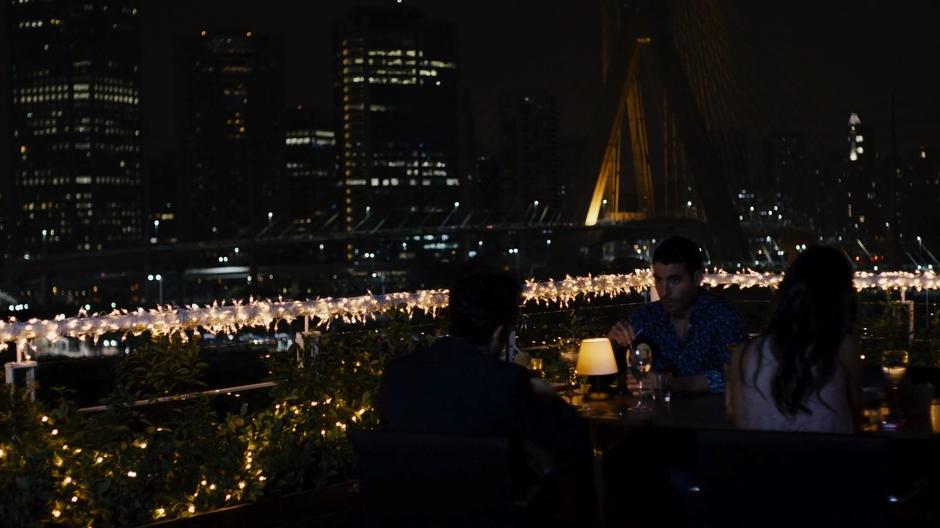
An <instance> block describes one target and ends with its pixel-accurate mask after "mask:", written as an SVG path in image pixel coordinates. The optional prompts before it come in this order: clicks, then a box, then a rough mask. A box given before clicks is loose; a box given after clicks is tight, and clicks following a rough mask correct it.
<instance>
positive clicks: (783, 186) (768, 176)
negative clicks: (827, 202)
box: [761, 132, 818, 229]
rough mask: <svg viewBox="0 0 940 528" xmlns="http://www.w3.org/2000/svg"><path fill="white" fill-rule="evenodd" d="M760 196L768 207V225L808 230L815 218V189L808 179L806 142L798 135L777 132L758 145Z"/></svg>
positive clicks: (816, 190)
mask: <svg viewBox="0 0 940 528" xmlns="http://www.w3.org/2000/svg"><path fill="white" fill-rule="evenodd" d="M762 147H763V148H762V150H763V165H764V166H763V169H764V170H763V177H764V181H765V187H764V190H763V191H764V192H762V193H761V194H762V195H763V198H764V201H765V203H766V204H767V205H768V206H770V207H771V209H770V211H772V213H770V214H769V215H768V218H769V220H771V221H770V222H769V223H771V224H773V223H776V224H778V225H785V224H795V225H799V226H804V227H805V228H807V229H809V228H811V227H812V222H813V221H814V218H815V216H816V212H817V211H816V206H817V202H816V198H817V196H818V188H817V186H816V185H815V181H814V180H812V179H811V178H810V167H809V161H808V159H807V158H808V153H807V151H806V142H805V140H804V139H803V136H802V134H799V133H793V132H788V133H777V134H772V135H770V136H768V137H766V138H764V141H763V143H762Z"/></svg>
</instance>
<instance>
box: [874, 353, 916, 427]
mask: <svg viewBox="0 0 940 528" xmlns="http://www.w3.org/2000/svg"><path fill="white" fill-rule="evenodd" d="M909 361H910V360H909V356H908V354H907V351H905V350H885V351H884V352H883V353H882V354H881V371H882V372H883V373H884V375H885V379H887V380H888V386H887V387H885V403H886V404H887V407H888V412H887V414H886V415H885V416H884V417H883V418H882V420H881V426H882V428H884V429H887V430H894V429H897V428H898V427H899V426H900V425H901V424H902V423H903V421H904V420H903V418H902V417H901V412H900V407H901V402H900V389H899V387H898V385H900V383H901V381H902V380H903V379H904V375H905V374H907V366H908V364H909Z"/></svg>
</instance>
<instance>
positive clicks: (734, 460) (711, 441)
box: [689, 431, 889, 527]
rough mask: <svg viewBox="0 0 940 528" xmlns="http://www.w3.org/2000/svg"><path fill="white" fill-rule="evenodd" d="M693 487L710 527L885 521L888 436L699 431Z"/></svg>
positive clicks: (701, 515)
mask: <svg viewBox="0 0 940 528" xmlns="http://www.w3.org/2000/svg"><path fill="white" fill-rule="evenodd" d="M698 451H699V452H698V456H699V471H700V473H699V479H700V480H699V482H700V484H699V485H698V486H693V487H691V488H690V490H689V491H690V492H691V493H692V495H693V496H694V498H695V501H694V502H696V503H698V505H699V508H696V509H697V510H698V511H697V512H696V514H695V515H694V516H696V517H698V518H699V520H700V521H701V523H697V524H703V525H705V526H721V527H729V526H800V527H807V526H827V527H829V526H852V527H857V526H884V525H885V523H886V517H887V516H886V514H887V510H888V506H889V505H888V500H889V496H888V493H887V480H888V465H887V460H888V441H887V440H886V439H884V438H874V437H865V436H850V435H827V434H813V433H782V432H759V431H700V432H699V433H698Z"/></svg>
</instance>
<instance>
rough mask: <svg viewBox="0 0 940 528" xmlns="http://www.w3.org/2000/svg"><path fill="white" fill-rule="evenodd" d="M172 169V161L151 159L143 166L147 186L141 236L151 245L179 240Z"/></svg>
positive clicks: (173, 165)
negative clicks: (142, 233)
mask: <svg viewBox="0 0 940 528" xmlns="http://www.w3.org/2000/svg"><path fill="white" fill-rule="evenodd" d="M176 171H177V168H176V164H175V163H173V162H172V161H170V160H153V161H150V162H147V163H145V165H144V179H145V181H146V188H147V201H146V203H147V207H146V214H145V215H144V238H146V239H147V240H148V241H149V243H151V244H167V243H171V244H172V243H175V242H177V241H178V240H179V230H178V225H177V219H176V217H177V214H178V213H179V211H178V208H177V200H178V199H179V193H178V192H177V189H176V185H177V183H178V179H177V177H176Z"/></svg>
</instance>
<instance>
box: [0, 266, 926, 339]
mask: <svg viewBox="0 0 940 528" xmlns="http://www.w3.org/2000/svg"><path fill="white" fill-rule="evenodd" d="M782 279H783V275H782V274H779V273H760V272H756V271H752V270H746V271H743V272H738V273H728V272H725V271H722V270H718V271H716V272H715V273H708V274H705V276H704V279H703V281H702V282H703V284H705V285H706V286H710V287H715V288H729V287H732V286H736V287H739V288H775V287H776V286H777V285H778V284H779V283H780V281H781V280H782ZM652 286H653V277H652V273H651V272H650V271H649V270H636V271H634V272H633V273H628V274H611V275H596V276H592V275H588V276H583V277H570V276H568V277H565V278H564V279H561V280H548V281H544V282H536V281H534V280H529V281H526V283H525V285H524V288H523V299H524V301H525V302H526V303H535V304H549V303H559V304H562V305H567V304H569V303H571V302H573V301H575V300H576V299H579V298H582V299H584V301H585V302H591V299H593V298H595V297H616V296H619V295H624V294H628V293H631V292H644V291H646V290H648V289H649V288H651V287H652ZM855 287H856V288H857V289H860V290H862V289H870V288H875V289H880V290H887V291H895V290H898V291H906V290H914V291H920V290H929V289H940V276H938V274H937V273H936V272H935V271H933V270H929V271H925V272H916V273H912V272H891V271H886V272H881V273H869V272H857V273H856V274H855ZM447 300H448V292H447V290H420V291H416V292H399V293H390V294H386V295H363V296H359V297H344V298H332V297H326V298H321V299H315V300H310V301H285V300H277V301H272V300H255V299H250V300H249V301H248V302H242V301H236V302H234V303H231V304H224V303H222V304H220V303H214V304H212V305H207V306H199V305H195V304H194V305H192V306H190V307H182V308H173V307H169V306H160V307H158V308H153V309H149V310H145V309H143V308H138V309H137V310H134V311H130V310H113V311H112V312H110V313H106V314H98V315H91V316H85V315H84V313H82V315H81V316H80V317H71V318H66V317H65V316H62V315H60V316H57V317H55V318H54V319H51V320H39V319H31V320H29V321H25V322H20V321H15V320H13V319H11V320H10V321H9V322H4V321H0V349H4V348H6V347H8V346H9V344H10V343H16V342H20V341H24V340H25V341H27V342H29V341H31V340H35V339H38V338H46V339H49V340H50V341H55V340H56V339H59V338H63V337H70V338H77V339H91V340H92V341H94V342H97V341H98V340H99V339H100V338H101V337H102V336H104V335H106V334H123V335H124V337H126V336H127V335H128V334H131V335H138V334H141V333H144V332H149V333H151V334H153V335H171V334H179V335H182V336H183V337H184V338H185V337H186V335H187V333H188V332H193V333H194V334H199V333H200V332H209V333H215V334H226V333H233V332H236V331H238V330H239V329H241V328H246V327H270V326H271V325H272V324H273V323H275V322H278V321H286V322H288V323H290V322H292V321H294V320H296V319H299V318H304V317H309V318H311V319H313V320H315V321H318V322H319V324H320V325H323V326H326V327H328V326H329V325H330V324H331V323H333V322H334V321H342V322H345V323H363V322H366V321H369V320H371V319H374V318H375V317H376V315H377V314H379V313H382V312H384V311H385V310H387V309H390V308H395V309H398V310H401V311H402V312H404V313H405V314H407V315H408V316H411V315H413V314H414V313H415V312H418V311H420V312H423V313H426V314H428V315H430V316H431V317H435V316H436V315H437V313H438V312H439V311H440V310H441V309H443V308H445V307H446V306H447Z"/></svg>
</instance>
